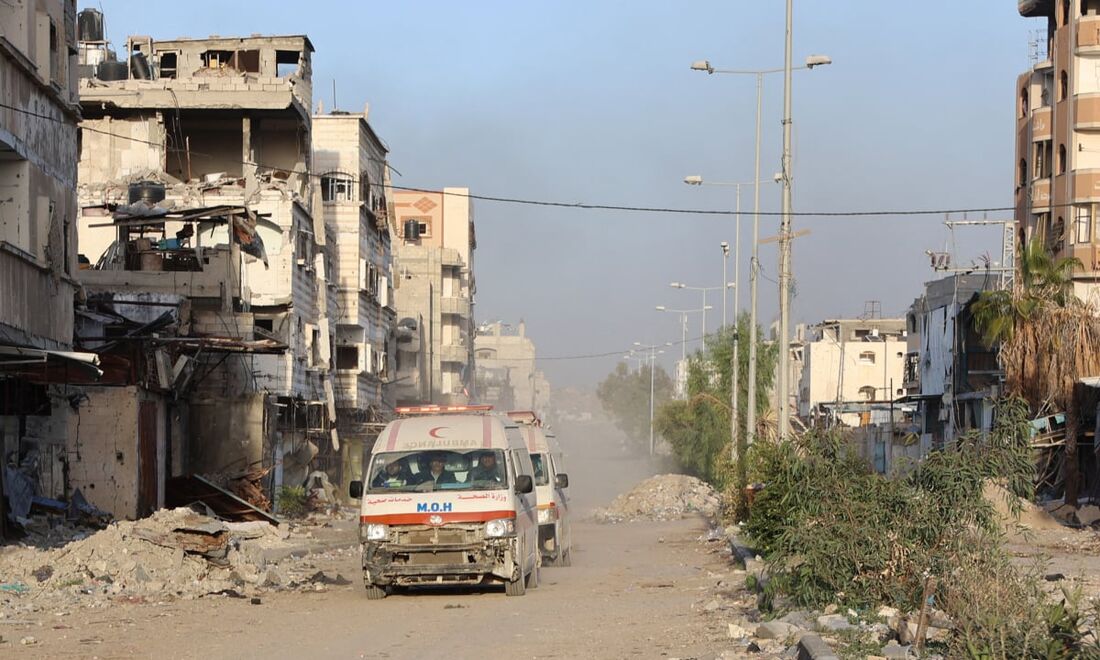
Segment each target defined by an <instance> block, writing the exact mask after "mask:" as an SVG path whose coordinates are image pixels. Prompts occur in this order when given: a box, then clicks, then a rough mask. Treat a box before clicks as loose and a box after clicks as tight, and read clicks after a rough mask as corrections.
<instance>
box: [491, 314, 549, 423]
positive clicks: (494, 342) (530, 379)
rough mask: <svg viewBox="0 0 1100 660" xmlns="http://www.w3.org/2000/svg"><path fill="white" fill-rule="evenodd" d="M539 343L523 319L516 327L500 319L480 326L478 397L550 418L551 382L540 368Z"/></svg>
mask: <svg viewBox="0 0 1100 660" xmlns="http://www.w3.org/2000/svg"><path fill="white" fill-rule="evenodd" d="M536 358H537V352H536V350H535V342H533V341H531V338H530V337H528V336H527V324H526V323H524V322H523V321H520V322H519V325H518V326H515V327H512V326H510V325H506V324H504V323H501V322H500V321H497V322H495V323H489V324H486V325H483V326H481V327H479V328H478V330H477V336H476V337H475V338H474V359H475V360H476V363H477V400H478V403H487V404H491V405H493V406H494V407H495V408H498V409H502V410H533V411H535V412H536V413H538V415H539V417H540V418H542V419H546V415H547V414H548V413H549V412H550V382H549V381H548V380H547V379H546V375H545V374H544V373H543V372H542V371H541V370H540V369H537V368H536V367H537V361H536Z"/></svg>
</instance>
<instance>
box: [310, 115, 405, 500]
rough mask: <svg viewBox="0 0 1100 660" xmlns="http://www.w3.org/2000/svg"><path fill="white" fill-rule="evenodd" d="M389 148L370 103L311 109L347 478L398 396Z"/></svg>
mask: <svg viewBox="0 0 1100 660" xmlns="http://www.w3.org/2000/svg"><path fill="white" fill-rule="evenodd" d="M386 152H387V150H386V147H385V145H384V144H383V143H382V140H381V139H380V138H379V137H378V135H377V134H375V132H374V129H372V128H371V126H370V123H369V122H368V109H364V110H363V112H362V113H350V112H345V111H333V112H330V113H328V114H316V115H314V116H313V168H314V170H315V171H316V172H317V173H318V174H319V175H320V178H319V179H318V183H319V195H318V198H319V199H316V198H315V201H314V209H316V210H317V211H316V212H317V214H318V215H319V216H320V217H321V218H322V219H323V220H324V223H325V232H326V235H327V238H326V243H327V245H328V257H329V261H330V268H331V276H330V278H329V282H330V290H331V293H330V295H329V296H328V316H329V318H330V323H331V324H332V327H333V332H334V336H335V341H334V371H333V373H334V385H335V395H336V420H337V428H338V429H339V431H340V437H341V438H342V440H343V442H344V444H345V446H346V448H345V452H344V453H345V457H346V461H345V463H344V465H345V467H346V468H347V469H345V470H344V473H343V474H342V475H340V478H341V480H342V481H348V478H347V477H349V476H350V477H351V478H358V473H359V465H360V463H359V462H360V461H361V458H362V453H363V450H364V449H366V448H369V446H370V445H369V443H371V442H373V439H374V438H375V437H377V435H378V431H379V430H380V429H381V425H382V423H383V422H384V421H387V420H388V419H389V418H390V416H391V415H392V413H393V408H394V404H395V396H394V395H395V392H394V388H393V386H392V377H391V376H392V374H393V373H394V364H393V363H394V353H395V351H394V348H393V332H394V325H395V324H396V320H397V312H396V309H395V304H394V290H393V268H392V267H393V255H392V250H391V244H390V241H391V237H390V231H389V223H388V206H389V203H388V199H387V187H386V181H387V171H386Z"/></svg>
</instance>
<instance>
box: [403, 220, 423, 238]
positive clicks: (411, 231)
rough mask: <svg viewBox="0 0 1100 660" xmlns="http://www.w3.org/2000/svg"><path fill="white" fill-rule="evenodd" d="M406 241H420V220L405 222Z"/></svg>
mask: <svg viewBox="0 0 1100 660" xmlns="http://www.w3.org/2000/svg"><path fill="white" fill-rule="evenodd" d="M405 240H406V241H418V240H420V221H419V220H406V221H405Z"/></svg>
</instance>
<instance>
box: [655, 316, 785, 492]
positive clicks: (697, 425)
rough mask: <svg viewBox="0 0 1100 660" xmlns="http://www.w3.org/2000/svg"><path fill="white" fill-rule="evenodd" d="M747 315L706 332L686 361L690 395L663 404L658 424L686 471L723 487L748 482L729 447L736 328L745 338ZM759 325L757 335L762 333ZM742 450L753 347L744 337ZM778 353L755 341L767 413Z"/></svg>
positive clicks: (759, 404)
mask: <svg viewBox="0 0 1100 660" xmlns="http://www.w3.org/2000/svg"><path fill="white" fill-rule="evenodd" d="M749 327H750V326H749V315H748V314H747V313H742V314H741V315H740V316H739V317H738V319H737V326H736V329H735V328H734V327H733V326H726V327H724V328H722V329H721V330H720V331H719V332H718V333H716V334H714V335H710V336H709V337H707V341H706V343H705V346H704V348H703V349H702V350H700V351H697V352H696V353H695V354H694V355H692V356H691V357H690V359H689V362H688V374H687V392H686V395H687V398H686V399H685V400H683V401H670V402H668V403H666V404H665V405H663V406H661V408H660V410H659V411H658V413H657V420H656V423H655V426H656V428H657V430H658V431H659V432H660V434H661V437H663V438H664V439H665V440H667V441H668V443H669V444H670V445H671V446H672V449H673V452H674V453H675V455H676V457H677V459H678V460H679V461H680V464H681V465H682V466H683V467H684V469H685V470H688V471H689V472H691V473H692V474H694V475H696V476H698V477H700V478H701V479H705V480H707V481H709V482H710V483H712V484H714V485H715V486H716V487H719V488H727V487H729V486H731V485H734V484H736V485H737V486H738V490H740V488H742V487H743V486H744V485H745V484H746V483H747V481H748V478H747V471H746V468H745V463H744V461H738V465H737V466H734V465H733V464H732V460H731V459H732V457H731V452H730V393H731V389H730V388H731V383H732V380H733V368H732V366H733V361H732V357H733V339H734V336H735V332H739V333H741V335H740V336H741V337H742V338H746V339H747V337H748V335H749ZM763 334H764V333H763V331H762V330H761V329H760V327H759V326H757V337H763ZM738 358H739V359H738V362H739V363H740V364H739V367H738V381H739V382H738V409H739V410H738V420H739V424H738V426H739V428H738V436H737V439H738V452H737V455H738V456H739V457H743V456H745V454H746V450H747V441H748V435H747V433H746V428H745V417H746V413H747V412H748V384H749V347H748V342H747V341H741V342H740V345H739V347H738ZM777 358H778V353H777V349H776V347H775V346H774V345H771V344H766V343H764V341H763V340H762V339H761V340H759V341H758V343H757V369H756V412H757V418H758V419H760V418H761V417H762V416H763V413H764V411H765V410H766V409H767V407H768V400H769V394H770V392H771V389H772V384H773V380H774V378H775V364H776V360H777Z"/></svg>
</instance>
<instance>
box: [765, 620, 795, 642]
mask: <svg viewBox="0 0 1100 660" xmlns="http://www.w3.org/2000/svg"><path fill="white" fill-rule="evenodd" d="M801 630H802V629H801V628H799V627H798V626H796V625H794V624H790V623H787V622H785V621H765V622H764V623H762V624H760V625H759V626H757V627H756V638H757V639H779V640H784V639H787V638H788V637H791V636H793V635H795V634H797V633H798V632H800V631H801Z"/></svg>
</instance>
